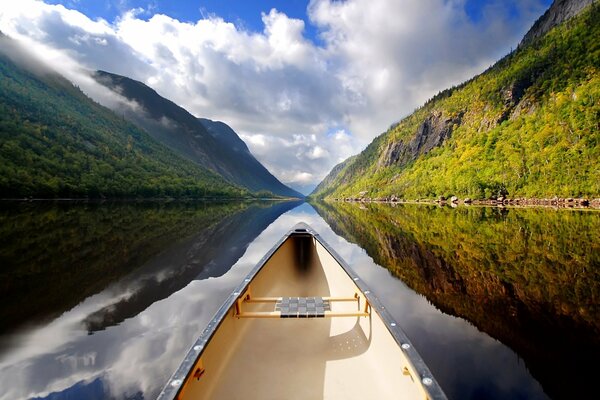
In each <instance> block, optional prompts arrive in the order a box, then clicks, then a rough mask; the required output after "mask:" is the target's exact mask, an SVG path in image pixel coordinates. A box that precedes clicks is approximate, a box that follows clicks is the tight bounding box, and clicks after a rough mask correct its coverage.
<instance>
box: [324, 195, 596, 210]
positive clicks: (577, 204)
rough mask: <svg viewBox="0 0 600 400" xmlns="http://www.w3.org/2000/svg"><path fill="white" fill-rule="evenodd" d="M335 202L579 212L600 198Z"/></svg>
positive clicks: (355, 199)
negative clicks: (569, 210) (543, 209)
mask: <svg viewBox="0 0 600 400" xmlns="http://www.w3.org/2000/svg"><path fill="white" fill-rule="evenodd" d="M329 200H332V201H335V202H344V203H381V204H392V205H394V204H427V205H438V206H450V207H458V206H466V207H469V206H486V207H523V208H526V207H527V208H528V207H531V208H534V207H540V208H564V209H579V210H589V209H593V210H600V198H595V199H592V200H590V199H587V198H574V197H567V198H558V197H554V198H550V199H538V198H515V199H509V198H502V197H501V198H497V199H470V198H465V199H459V198H457V197H455V196H453V197H451V198H450V199H446V198H444V197H440V198H439V199H437V200H433V199H415V200H405V199H399V198H397V197H395V196H392V197H391V198H369V197H348V198H344V199H340V198H333V199H329Z"/></svg>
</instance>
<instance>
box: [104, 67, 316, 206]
mask: <svg viewBox="0 0 600 400" xmlns="http://www.w3.org/2000/svg"><path fill="white" fill-rule="evenodd" d="M94 78H95V79H96V81H97V82H98V83H100V84H102V85H104V86H105V87H107V88H108V89H110V90H112V91H114V92H115V93H117V94H119V95H120V96H123V97H124V98H125V99H127V100H128V101H131V102H134V103H136V104H137V105H139V106H140V107H119V108H118V109H116V108H115V111H117V112H120V113H123V115H124V116H125V117H126V118H127V119H129V120H131V121H132V122H134V123H135V124H137V125H139V126H141V127H142V128H144V129H145V130H146V131H147V132H148V133H149V134H150V136H152V137H153V138H154V139H156V140H158V141H159V142H161V143H163V144H165V145H167V146H168V147H170V148H171V149H173V150H175V151H176V152H177V153H179V154H180V155H182V156H184V157H186V158H187V159H189V160H191V161H193V162H195V163H197V164H199V165H201V166H203V167H205V168H208V169H210V170H212V171H214V172H215V173H217V174H219V175H221V176H222V177H224V178H225V179H227V180H229V181H230V182H232V183H234V184H236V185H239V186H243V187H245V188H247V189H249V190H251V191H253V192H259V191H269V192H272V193H274V194H276V195H280V196H285V197H297V198H301V197H304V196H303V195H302V194H300V193H298V192H297V191H295V190H293V189H291V188H289V187H287V186H286V185H284V184H283V183H281V182H280V181H279V180H278V179H277V178H276V177H275V176H273V175H272V174H271V173H270V172H269V171H268V170H267V169H266V168H265V167H264V166H263V165H262V164H261V163H260V162H259V161H258V160H256V158H254V156H253V155H252V154H251V153H250V151H249V149H248V147H247V146H246V144H245V143H244V142H243V140H241V139H240V138H239V136H238V135H237V134H236V133H235V132H234V131H233V129H231V128H230V127H229V126H228V125H227V124H225V123H223V122H216V121H211V120H209V119H205V118H196V117H195V116H193V115H192V114H190V113H189V112H188V111H186V110H185V109H184V108H182V107H180V106H178V105H177V104H175V103H173V102H172V101H170V100H168V99H165V98H164V97H162V96H160V95H159V94H158V93H156V91H155V90H153V89H152V88H150V87H148V86H147V85H145V84H144V83H142V82H139V81H136V80H133V79H131V78H127V77H124V76H121V75H116V74H112V73H109V72H106V71H96V72H95V74H94Z"/></svg>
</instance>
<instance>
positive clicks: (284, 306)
mask: <svg viewBox="0 0 600 400" xmlns="http://www.w3.org/2000/svg"><path fill="white" fill-rule="evenodd" d="M333 302H356V305H357V311H350V312H348V311H332V310H331V303H333ZM245 303H275V308H274V310H273V311H245V310H243V304H245ZM360 308H361V307H360V296H359V295H358V293H355V294H354V296H353V297H252V296H251V295H250V292H249V290H248V291H247V292H246V293H245V294H244V295H243V296H241V297H240V298H238V300H237V302H236V307H235V316H236V317H238V318H331V317H367V316H369V313H370V311H371V308H370V306H369V304H365V306H364V310H361V309H360Z"/></svg>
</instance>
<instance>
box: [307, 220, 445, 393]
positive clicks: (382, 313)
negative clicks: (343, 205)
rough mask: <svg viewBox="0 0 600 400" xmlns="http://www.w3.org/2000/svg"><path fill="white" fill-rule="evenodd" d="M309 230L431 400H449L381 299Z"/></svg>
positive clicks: (316, 234)
mask: <svg viewBox="0 0 600 400" xmlns="http://www.w3.org/2000/svg"><path fill="white" fill-rule="evenodd" d="M309 229H310V231H311V232H312V233H313V236H314V238H315V239H316V240H317V241H318V242H319V243H320V244H321V246H323V247H324V248H325V250H327V252H329V254H330V255H331V256H332V257H333V258H334V259H335V260H336V261H337V262H338V263H339V264H340V265H341V266H342V268H343V269H344V271H345V272H346V274H348V276H349V277H350V278H352V280H353V281H354V283H355V284H356V286H358V288H359V289H360V291H361V292H362V294H363V295H364V296H365V297H366V298H367V301H368V302H369V304H370V305H371V310H372V311H375V312H376V313H377V314H378V315H379V317H380V318H381V320H382V321H383V322H384V323H385V326H386V328H387V329H388V331H389V332H390V333H391V334H392V336H393V337H394V340H395V341H396V343H397V344H398V346H400V348H401V349H402V351H403V353H404V355H405V356H406V358H407V359H408V360H409V362H410V363H411V364H412V366H413V368H414V369H415V371H416V372H417V373H418V374H419V380H420V381H421V383H422V385H423V388H424V389H425V391H426V392H427V394H428V396H429V398H430V399H431V400H447V399H448V398H447V397H446V394H445V393H444V391H443V390H442V387H441V386H440V385H439V383H438V382H437V380H436V379H435V378H434V376H433V374H432V373H431V371H430V370H429V367H427V364H425V361H423V359H422V358H421V355H420V354H419V353H418V352H417V350H416V349H415V347H414V346H413V345H412V343H411V341H410V339H409V338H408V336H407V335H406V333H405V332H404V331H403V330H402V328H400V325H399V324H398V323H397V322H396V320H395V319H394V318H393V317H392V315H391V314H390V313H389V311H388V310H387V309H386V308H385V306H384V305H383V304H382V303H381V301H379V298H377V297H376V296H375V295H374V294H373V291H372V290H371V289H369V286H368V285H367V284H366V283H365V282H364V281H363V280H362V279H361V278H360V277H359V276H358V275H357V274H356V272H354V270H353V269H352V267H350V266H349V265H348V264H347V263H346V261H344V259H343V258H342V257H341V256H340V255H339V254H338V253H337V252H336V251H335V250H334V249H333V248H332V247H331V246H329V244H328V243H327V242H326V241H325V240H323V239H322V238H321V235H319V234H318V233H317V232H315V231H313V230H312V229H311V228H309ZM372 311H371V312H372ZM426 382H427V383H426Z"/></svg>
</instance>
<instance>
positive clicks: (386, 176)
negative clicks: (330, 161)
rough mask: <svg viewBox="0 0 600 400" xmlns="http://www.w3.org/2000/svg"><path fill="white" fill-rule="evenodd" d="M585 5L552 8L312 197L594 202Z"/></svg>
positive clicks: (593, 52) (595, 20)
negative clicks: (498, 55)
mask: <svg viewBox="0 0 600 400" xmlns="http://www.w3.org/2000/svg"><path fill="white" fill-rule="evenodd" d="M592 3H594V2H593V1H591V0H557V1H556V2H555V3H554V4H553V5H552V6H551V7H550V9H549V10H548V12H547V13H546V14H544V16H543V17H541V18H540V19H539V20H538V22H536V24H535V25H534V27H533V28H532V29H531V31H530V32H529V33H528V34H527V36H526V37H525V38H524V39H523V44H522V45H521V46H520V47H519V48H518V49H517V50H516V51H514V52H513V53H511V54H509V55H507V56H506V57H504V58H503V59H501V60H500V61H498V62H497V63H496V64H495V65H494V66H492V67H491V68H489V69H488V70H487V71H485V72H484V73H482V74H481V75H478V76H476V77H475V78H473V79H471V80H470V81H468V82H466V83H464V84H462V85H459V86H458V87H454V88H452V89H448V90H445V91H443V92H441V93H440V94H438V95H437V96H435V97H434V98H432V99H431V100H429V101H428V102H427V103H425V105H423V106H422V107H421V108H419V109H418V110H417V111H415V112H414V113H413V114H411V115H409V116H407V117H406V118H404V119H403V120H401V121H400V122H399V123H397V124H394V125H393V126H392V127H391V128H390V129H389V130H388V131H387V132H385V133H383V134H382V135H380V136H378V137H376V138H375V139H374V140H373V142H372V143H371V144H369V146H367V148H366V149H365V150H364V151H363V152H362V153H360V154H358V155H357V156H355V157H353V158H352V159H349V160H347V161H346V162H345V163H343V164H341V165H338V166H336V168H335V169H334V170H333V171H332V172H331V173H330V174H329V175H328V176H327V178H326V179H325V180H324V181H323V182H322V183H321V184H320V185H319V186H318V187H317V189H316V190H315V191H314V192H313V193H312V194H311V196H313V197H321V198H322V197H332V198H348V197H357V196H359V197H366V198H392V197H398V198H405V199H416V198H437V197H439V196H444V197H447V198H448V197H451V196H454V195H456V196H459V197H463V198H466V197H469V198H475V199H487V198H490V197H492V196H498V193H503V196H506V195H507V194H508V195H509V196H510V197H539V198H550V197H554V196H559V197H598V196H599V195H600V146H598V143H599V142H600V125H598V118H597V115H598V113H600V103H598V101H597V98H598V96H600V69H599V68H598V65H600V52H599V51H598V44H599V43H600V7H599V6H598V5H597V4H592ZM577 13H579V15H577V16H576V17H573V16H574V15H576V14H577ZM569 18H571V19H570V21H569V23H561V22H564V21H565V20H567V19H569ZM361 193H363V195H360V194H361Z"/></svg>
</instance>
